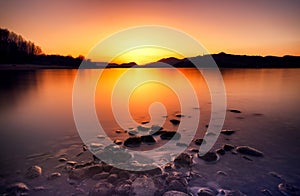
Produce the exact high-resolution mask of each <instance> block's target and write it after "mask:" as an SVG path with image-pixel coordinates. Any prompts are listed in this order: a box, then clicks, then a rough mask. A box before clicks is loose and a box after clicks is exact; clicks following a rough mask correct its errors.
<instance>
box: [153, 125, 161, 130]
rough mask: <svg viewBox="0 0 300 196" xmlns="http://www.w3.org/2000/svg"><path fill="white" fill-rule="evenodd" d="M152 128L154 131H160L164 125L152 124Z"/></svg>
mask: <svg viewBox="0 0 300 196" xmlns="http://www.w3.org/2000/svg"><path fill="white" fill-rule="evenodd" d="M151 130H152V131H160V130H163V127H161V126H159V125H152V126H151Z"/></svg>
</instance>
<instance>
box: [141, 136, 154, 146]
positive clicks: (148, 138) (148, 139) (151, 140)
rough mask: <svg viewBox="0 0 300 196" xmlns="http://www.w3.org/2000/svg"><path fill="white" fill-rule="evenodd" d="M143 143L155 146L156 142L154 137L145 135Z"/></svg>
mask: <svg viewBox="0 0 300 196" xmlns="http://www.w3.org/2000/svg"><path fill="white" fill-rule="evenodd" d="M141 138H142V142H143V143H146V144H155V143H156V140H155V139H154V138H153V136H152V135H143V136H142V137H141Z"/></svg>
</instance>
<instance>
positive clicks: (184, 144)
mask: <svg viewBox="0 0 300 196" xmlns="http://www.w3.org/2000/svg"><path fill="white" fill-rule="evenodd" d="M176 146H180V147H188V146H189V145H188V144H186V143H181V142H178V143H176Z"/></svg>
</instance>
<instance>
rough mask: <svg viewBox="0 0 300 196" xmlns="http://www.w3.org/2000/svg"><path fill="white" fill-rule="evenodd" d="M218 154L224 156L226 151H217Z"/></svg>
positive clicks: (221, 149) (220, 149)
mask: <svg viewBox="0 0 300 196" xmlns="http://www.w3.org/2000/svg"><path fill="white" fill-rule="evenodd" d="M216 153H218V154H219V155H224V154H225V150H224V149H223V148H219V149H217V150H216Z"/></svg>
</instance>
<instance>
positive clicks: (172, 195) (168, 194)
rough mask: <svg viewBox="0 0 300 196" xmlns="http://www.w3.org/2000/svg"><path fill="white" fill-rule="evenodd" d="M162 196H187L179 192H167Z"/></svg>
mask: <svg viewBox="0 0 300 196" xmlns="http://www.w3.org/2000/svg"><path fill="white" fill-rule="evenodd" d="M163 196H188V194H186V193H184V192H181V191H167V192H165V193H164V194H163Z"/></svg>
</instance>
